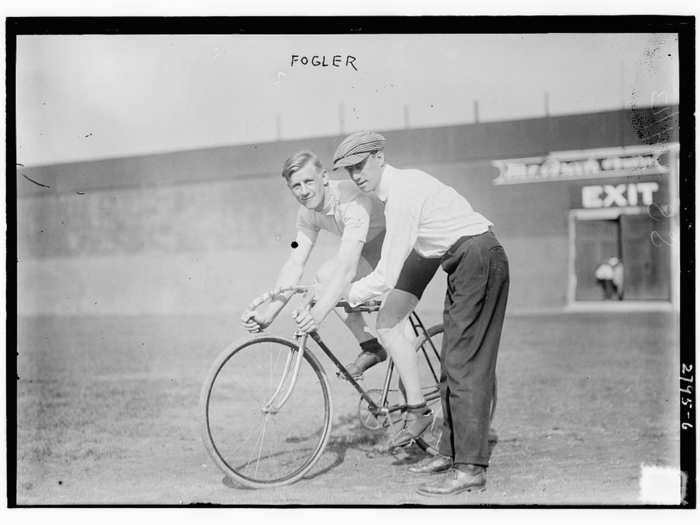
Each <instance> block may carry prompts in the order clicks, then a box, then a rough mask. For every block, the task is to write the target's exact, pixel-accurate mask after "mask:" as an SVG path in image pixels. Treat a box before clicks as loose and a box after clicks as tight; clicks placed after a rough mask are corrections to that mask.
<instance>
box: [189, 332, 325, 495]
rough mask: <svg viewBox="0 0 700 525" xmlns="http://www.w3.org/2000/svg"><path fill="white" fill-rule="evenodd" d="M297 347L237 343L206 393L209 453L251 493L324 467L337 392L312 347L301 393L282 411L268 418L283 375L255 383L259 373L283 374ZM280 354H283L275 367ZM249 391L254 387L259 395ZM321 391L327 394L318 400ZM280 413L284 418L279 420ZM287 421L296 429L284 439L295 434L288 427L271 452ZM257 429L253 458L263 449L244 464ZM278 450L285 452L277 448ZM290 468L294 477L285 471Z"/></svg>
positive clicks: (218, 364)
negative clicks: (274, 433)
mask: <svg viewBox="0 0 700 525" xmlns="http://www.w3.org/2000/svg"><path fill="white" fill-rule="evenodd" d="M297 348H298V347H297V344H296V343H294V342H292V341H289V340H287V339H283V338H279V337H271V336H263V337H256V338H254V339H250V340H247V341H244V342H241V343H233V344H231V345H230V346H228V347H227V348H226V349H225V350H224V351H223V352H221V353H220V354H219V356H218V357H217V358H216V360H215V362H214V364H213V366H212V367H211V369H210V371H209V373H208V375H207V378H206V380H205V382H204V385H203V387H202V392H201V396H200V414H201V417H202V421H201V423H202V427H201V430H202V438H203V440H204V445H205V448H206V449H207V452H208V453H209V455H210V456H211V458H212V459H213V460H214V462H215V463H216V465H217V466H218V467H219V468H220V469H221V470H222V471H223V472H224V473H225V474H226V475H227V476H228V477H229V478H231V479H233V480H234V481H237V482H238V483H240V484H242V485H245V486H247V487H251V488H266V487H278V486H282V485H288V484H291V483H294V482H295V481H298V480H299V479H300V478H302V477H303V476H304V475H306V474H307V473H308V471H309V470H310V469H311V468H312V467H313V466H314V464H315V463H316V462H317V461H318V459H319V458H320V457H321V455H322V454H323V451H324V449H325V447H326V445H327V443H328V439H329V437H330V429H331V425H332V414H333V406H332V400H331V394H330V392H331V391H330V386H329V384H328V378H327V376H326V373H325V371H324V369H323V367H322V366H321V364H320V363H319V361H318V360H317V358H316V356H314V355H313V354H312V353H311V352H310V351H309V349H308V348H306V349H305V350H304V361H303V362H302V363H301V366H300V370H299V376H298V379H297V383H296V385H295V387H294V390H293V392H292V394H291V396H290V397H289V399H288V401H287V402H286V403H285V405H284V406H283V407H282V408H281V409H280V411H279V413H275V414H270V413H263V412H262V410H261V408H262V406H263V405H264V404H265V403H266V401H268V400H269V398H270V397H271V395H272V393H273V392H274V391H275V388H276V386H277V384H278V383H279V378H280V377H281V373H278V371H269V372H266V373H269V377H268V381H267V383H268V384H267V385H265V384H264V383H265V381H264V379H265V378H264V377H262V376H259V374H258V376H259V377H255V375H256V371H258V372H259V369H261V368H263V369H264V367H266V366H269V367H270V369H272V368H276V367H278V365H279V368H280V369H282V368H283V367H282V366H281V364H282V363H283V362H284V360H286V356H287V354H288V353H290V352H292V351H295V350H296V349H297ZM275 352H276V353H277V356H276V357H274V360H275V361H274V362H273V357H272V356H274V354H275ZM234 363H235V364H234ZM224 373H225V374H226V375H224ZM275 375H276V377H275ZM246 389H254V391H255V392H254V393H255V395H253V394H252V393H248V392H247V390H246ZM258 390H259V391H260V392H258ZM318 390H320V393H321V394H322V395H321V396H318V393H319V392H318ZM242 396H248V397H250V398H251V399H253V398H255V399H254V400H255V402H254V403H248V402H246V400H247V398H246V397H244V398H243V399H241V397H242ZM309 404H311V405H313V409H312V410H308V408H309V407H308V405H309ZM319 404H322V415H321V417H320V418H319V419H318V420H317V419H316V417H317V416H318V414H314V413H312V412H316V411H317V410H318V408H317V406H318V405H319ZM249 405H250V406H249ZM215 412H216V414H215ZM219 412H221V414H219ZM260 414H262V415H260ZM280 415H282V416H283V417H282V419H280V418H279V417H278V416H280ZM245 416H248V417H247V418H246V417H245ZM260 418H262V426H260V425H257V426H256V425H255V422H256V421H258V420H259V419H260ZM307 418H311V419H312V421H311V425H308V421H306V419H307ZM236 422H240V423H241V424H239V425H236V424H235V423H236ZM286 423H289V430H290V432H289V433H288V434H287V435H284V434H285V433H286V432H287V430H288V429H284V430H283V431H282V433H281V434H280V435H281V438H276V439H277V441H276V442H275V444H274V445H270V446H266V444H265V440H266V438H269V437H270V436H269V435H266V434H267V432H268V425H269V426H270V429H273V427H278V426H279V427H281V426H282V424H286ZM316 427H318V428H316ZM250 428H253V429H254V431H255V429H258V435H257V437H256V441H255V444H254V447H253V454H255V453H256V449H257V458H255V457H252V458H251V459H248V460H244V458H247V457H248V456H250V451H249V450H246V449H245V448H243V443H250V438H251V436H252V433H251V432H249V429H250ZM304 434H308V435H306V436H305V435H304ZM245 435H248V438H247V440H243V439H242V438H243V437H244V436H245ZM279 439H282V440H283V441H279ZM309 442H311V446H310V448H308V445H309ZM239 444H240V446H239ZM300 446H301V447H303V448H301V449H300V448H299V447H300ZM263 448H265V454H264V455H263V454H262V452H263ZM275 448H279V450H273V449H275ZM234 450H235V452H234ZM239 450H240V452H239ZM307 450H308V452H307ZM241 460H244V461H243V463H240V462H241ZM290 465H291V466H290ZM253 467H254V468H253ZM283 467H284V469H287V470H290V471H289V472H287V471H286V470H283Z"/></svg>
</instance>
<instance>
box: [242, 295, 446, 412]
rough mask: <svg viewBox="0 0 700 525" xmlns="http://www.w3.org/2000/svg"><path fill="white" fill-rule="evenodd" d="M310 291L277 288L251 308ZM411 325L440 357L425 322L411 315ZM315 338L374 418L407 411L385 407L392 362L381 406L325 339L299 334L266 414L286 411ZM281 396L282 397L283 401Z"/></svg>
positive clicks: (375, 307)
mask: <svg viewBox="0 0 700 525" xmlns="http://www.w3.org/2000/svg"><path fill="white" fill-rule="evenodd" d="M309 290H310V288H309V287H307V286H293V287H288V288H277V289H275V290H272V291H270V292H268V293H266V294H264V295H262V296H260V297H259V298H257V299H255V300H254V301H253V302H252V303H251V305H250V306H249V308H250V309H253V308H255V307H257V306H258V305H260V304H262V303H263V302H265V301H266V300H268V299H270V298H271V297H273V296H274V295H278V294H281V293H285V292H292V293H306V292H308V291H309ZM336 307H342V308H344V309H345V311H346V312H348V313H349V312H367V313H370V312H375V311H377V310H378V309H379V306H378V305H377V304H373V305H366V304H365V305H359V306H357V307H350V306H349V305H348V303H346V302H344V301H341V302H339V303H338V304H337V305H336ZM409 322H410V324H411V328H412V329H413V333H414V334H415V335H416V337H420V335H421V332H422V333H424V334H426V335H427V336H428V341H429V342H430V346H431V347H432V351H433V352H434V353H435V355H437V356H439V353H438V351H437V350H436V349H435V346H434V345H433V343H432V340H431V339H430V336H429V335H428V330H427V329H426V328H425V325H424V324H423V321H421V319H420V317H418V314H417V313H416V312H411V314H410V315H409ZM309 336H310V337H311V339H313V340H314V342H315V343H316V344H317V345H318V347H319V348H320V349H321V350H322V351H323V353H324V354H326V356H327V357H328V358H329V359H330V360H331V361H332V362H333V364H334V365H335V366H336V368H337V369H338V370H339V372H340V373H341V374H343V376H344V378H345V379H346V380H347V381H348V382H349V383H350V384H351V385H352V386H353V387H354V388H355V390H357V393H358V394H359V395H360V397H361V398H362V399H363V400H364V401H365V402H366V403H367V406H368V409H369V411H370V412H371V413H372V414H373V415H376V414H382V415H385V416H388V415H389V414H391V413H393V412H397V411H402V410H404V409H405V405H392V406H390V407H385V406H384V405H385V404H386V402H387V398H388V395H389V385H390V383H391V378H392V376H393V373H394V362H393V361H392V360H390V361H389V364H388V368H387V373H386V376H385V378H384V385H383V386H382V397H381V400H380V401H379V405H378V404H377V403H375V402H374V400H373V399H372V398H371V397H370V396H369V395H368V394H367V391H366V390H365V389H364V388H362V386H361V385H360V384H359V383H358V382H357V381H356V380H355V379H354V378H353V377H352V376H351V375H350V373H349V372H348V370H347V369H346V368H345V366H344V365H343V364H342V363H341V362H340V361H339V360H338V358H337V357H336V356H335V354H334V353H333V351H332V350H331V349H330V348H329V347H328V346H327V345H326V344H325V343H324V342H323V340H322V339H321V336H320V335H319V333H318V332H317V331H314V332H311V333H309V334H301V333H297V336H296V338H297V344H298V351H297V352H296V355H292V354H290V355H289V356H288V357H287V361H286V363H285V366H284V370H283V372H282V376H281V377H280V381H279V384H278V385H277V388H276V390H275V392H274V393H273V394H272V396H271V397H270V399H269V400H268V402H267V403H266V404H265V405H264V406H263V408H262V411H263V412H264V413H272V414H274V413H276V412H277V411H279V410H280V408H282V406H283V405H284V404H285V402H286V401H287V399H289V396H290V395H291V393H292V391H293V390H294V386H295V384H296V380H297V377H298V373H299V367H300V365H301V361H302V359H303V358H304V352H305V351H306V342H307V341H308V337H309ZM421 351H422V352H423V353H424V356H425V358H426V362H427V364H428V367H429V369H430V373H431V374H432V375H433V379H434V380H435V382H436V383H437V382H438V381H439V377H438V374H437V373H436V372H435V369H434V368H433V365H432V364H431V362H430V359H429V358H428V355H427V353H426V349H425V348H423V347H422V348H421ZM285 384H287V388H286V390H285V391H284V394H281V393H282V391H283V387H284V385H285ZM280 395H281V397H280ZM425 397H426V401H433V400H435V399H437V398H438V397H440V393H439V391H435V392H430V393H428V395H426V396H425ZM389 421H391V418H389Z"/></svg>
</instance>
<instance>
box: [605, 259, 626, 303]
mask: <svg viewBox="0 0 700 525" xmlns="http://www.w3.org/2000/svg"><path fill="white" fill-rule="evenodd" d="M608 264H610V266H611V267H612V284H613V288H614V292H615V298H616V299H617V300H618V301H622V299H623V298H624V295H625V294H624V289H623V285H624V279H625V267H624V266H623V265H622V261H621V260H620V259H618V258H617V257H610V259H609V260H608Z"/></svg>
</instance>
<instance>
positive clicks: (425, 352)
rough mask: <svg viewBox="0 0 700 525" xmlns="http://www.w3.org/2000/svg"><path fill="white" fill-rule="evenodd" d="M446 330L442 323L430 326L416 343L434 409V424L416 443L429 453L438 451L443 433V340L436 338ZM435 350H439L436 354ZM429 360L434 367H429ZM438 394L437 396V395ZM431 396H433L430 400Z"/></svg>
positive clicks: (422, 373)
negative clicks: (441, 391) (429, 342)
mask: <svg viewBox="0 0 700 525" xmlns="http://www.w3.org/2000/svg"><path fill="white" fill-rule="evenodd" d="M443 332H444V326H443V325H442V324H439V325H435V326H431V327H430V328H428V329H427V330H426V331H425V332H424V333H423V334H422V335H421V336H419V339H418V341H417V343H416V352H418V366H419V370H420V373H421V387H422V389H423V394H424V395H425V396H426V402H427V403H428V406H429V407H430V408H431V410H432V411H433V415H434V419H433V424H432V425H431V426H430V428H428V430H426V431H425V433H424V434H423V435H422V436H421V437H419V438H418V439H416V444H417V445H418V446H419V447H420V448H422V449H423V450H425V451H426V452H427V453H429V454H432V455H435V454H437V453H438V446H439V444H440V436H441V435H442V423H443V420H442V400H441V397H440V352H441V350H442V340H439V341H437V342H435V339H436V338H437V337H438V336H439V335H441V334H442V333H443ZM428 338H430V341H432V342H433V346H428V345H427V344H426V343H427V342H428ZM435 351H436V352H438V354H437V355H435ZM427 360H429V362H430V363H431V365H432V367H433V369H432V370H431V369H429V368H428V365H427V362H428V361H427ZM435 396H437V397H435ZM429 397H433V400H432V401H430V399H428V398H429Z"/></svg>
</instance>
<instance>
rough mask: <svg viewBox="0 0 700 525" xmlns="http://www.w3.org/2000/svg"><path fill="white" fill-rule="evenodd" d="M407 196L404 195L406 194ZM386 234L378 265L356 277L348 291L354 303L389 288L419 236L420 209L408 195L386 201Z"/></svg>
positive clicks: (394, 283) (393, 283) (393, 284)
mask: <svg viewBox="0 0 700 525" xmlns="http://www.w3.org/2000/svg"><path fill="white" fill-rule="evenodd" d="M406 197H407V196H406ZM384 214H385V215H386V236H385V237H384V244H383V245H382V254H381V257H380V259H379V263H378V264H377V267H376V268H375V269H374V271H373V272H372V273H370V274H369V275H368V276H366V277H364V278H362V279H360V280H359V281H355V282H354V283H353V284H352V286H351V287H350V290H349V292H348V302H349V303H350V304H351V305H352V306H357V305H358V304H361V303H363V302H365V301H367V300H369V299H372V298H374V297H377V296H379V295H382V294H383V293H385V292H388V291H389V290H391V289H392V288H393V287H394V286H395V285H396V281H398V279H399V274H400V273H401V269H402V268H403V265H404V262H405V261H406V257H408V254H409V253H411V249H412V248H413V245H414V244H415V243H416V238H417V237H418V223H419V220H420V209H419V208H418V207H417V206H416V205H415V204H413V205H412V204H411V202H410V198H409V199H405V198H404V196H401V195H398V196H395V198H393V199H392V200H391V201H390V202H387V205H386V208H385V210H384Z"/></svg>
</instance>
